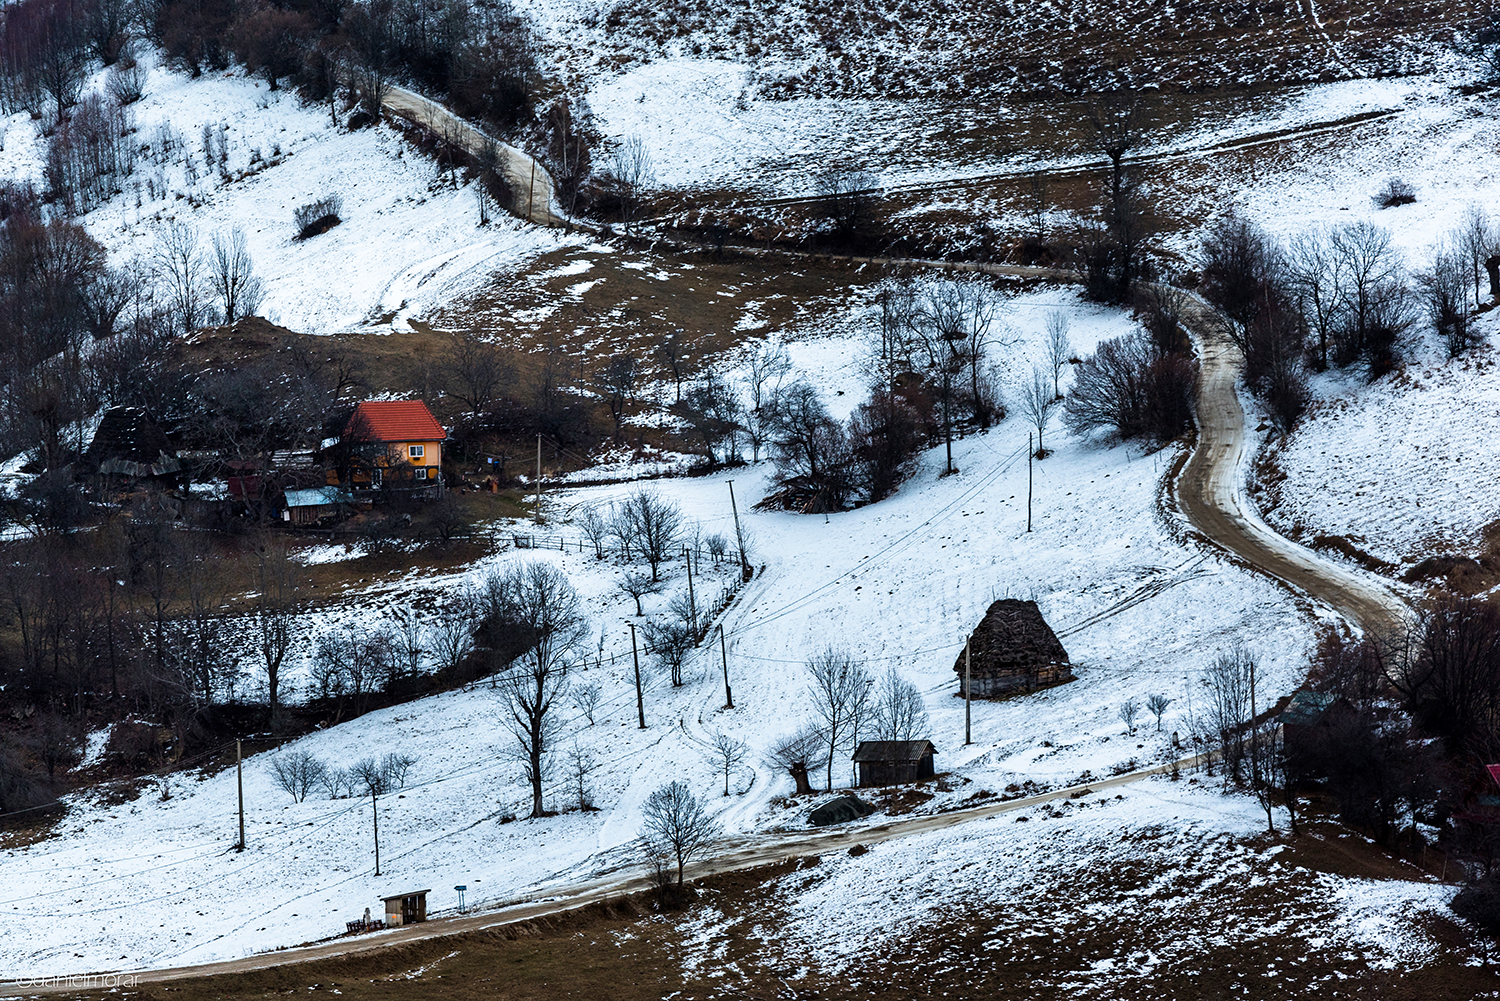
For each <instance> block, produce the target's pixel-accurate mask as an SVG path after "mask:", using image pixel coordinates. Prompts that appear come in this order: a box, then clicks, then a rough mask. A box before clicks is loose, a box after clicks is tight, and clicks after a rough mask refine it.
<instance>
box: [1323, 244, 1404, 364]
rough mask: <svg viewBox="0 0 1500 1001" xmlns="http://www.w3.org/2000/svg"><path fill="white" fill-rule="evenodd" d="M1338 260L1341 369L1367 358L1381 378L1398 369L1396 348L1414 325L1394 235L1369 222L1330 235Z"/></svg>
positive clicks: (1333, 252) (1334, 253) (1330, 246)
mask: <svg viewBox="0 0 1500 1001" xmlns="http://www.w3.org/2000/svg"><path fill="white" fill-rule="evenodd" d="M1329 252H1330V253H1331V254H1332V255H1333V256H1334V258H1335V259H1336V261H1337V264H1336V265H1335V268H1336V270H1337V273H1338V275H1339V277H1340V282H1339V286H1338V288H1339V303H1340V307H1341V317H1342V322H1341V323H1340V324H1339V328H1338V335H1339V336H1338V338H1337V344H1338V347H1339V358H1338V360H1339V361H1340V363H1341V364H1347V363H1348V362H1350V361H1353V360H1354V359H1356V358H1361V357H1362V358H1364V359H1365V360H1366V362H1367V363H1368V365H1369V368H1370V374H1371V375H1372V376H1379V375H1382V374H1384V373H1385V372H1386V371H1389V369H1390V367H1391V366H1392V365H1394V364H1395V357H1394V356H1395V346H1396V342H1397V340H1398V339H1399V338H1400V336H1401V334H1402V333H1404V332H1405V330H1406V327H1407V326H1408V325H1409V324H1410V322H1411V320H1410V315H1409V310H1408V307H1409V301H1408V296H1407V283H1406V274H1405V270H1404V268H1403V267H1402V264H1401V258H1400V256H1399V254H1398V253H1397V251H1396V248H1395V246H1394V245H1393V244H1392V243H1391V234H1390V231H1389V230H1387V229H1385V228H1384V227H1381V226H1377V225H1375V224H1374V223H1369V222H1354V223H1348V224H1346V225H1344V226H1340V227H1339V228H1338V229H1335V230H1334V231H1333V232H1332V233H1331V234H1330V236H1329Z"/></svg>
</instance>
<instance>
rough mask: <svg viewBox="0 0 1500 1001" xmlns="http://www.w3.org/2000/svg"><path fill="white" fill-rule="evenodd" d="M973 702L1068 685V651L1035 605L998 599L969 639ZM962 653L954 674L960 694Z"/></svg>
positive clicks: (962, 685) (1008, 599)
mask: <svg viewBox="0 0 1500 1001" xmlns="http://www.w3.org/2000/svg"><path fill="white" fill-rule="evenodd" d="M969 657H970V658H971V661H972V663H971V664H970V665H969V675H970V677H971V678H972V686H973V690H972V692H971V693H969V694H972V696H973V697H974V698H980V699H985V698H997V697H1000V696H1005V695H1013V694H1015V693H1017V692H1033V691H1036V690H1037V689H1038V688H1047V687H1049V686H1051V685H1061V684H1063V683H1064V682H1068V681H1072V680H1074V679H1073V672H1072V669H1071V667H1070V666H1069V664H1068V651H1066V650H1064V649H1063V645H1062V642H1061V641H1059V640H1058V638H1057V634H1056V633H1054V632H1053V631H1052V627H1051V626H1049V625H1047V620H1046V619H1044V618H1042V612H1041V609H1039V608H1037V605H1036V602H1034V601H1020V600H1018V599H1016V598H1002V599H1001V600H999V601H997V602H995V603H994V604H992V605H991V606H990V607H989V610H988V611H987V612H985V613H984V618H983V619H982V620H981V621H980V623H979V625H978V626H977V627H976V628H975V629H974V632H973V634H972V635H971V636H970V637H969ZM964 660H965V658H964V651H962V650H960V651H959V653H958V660H957V662H956V663H955V664H954V665H953V670H954V671H955V672H956V673H957V674H958V690H959V694H961V695H962V694H965V689H964V671H965V663H964Z"/></svg>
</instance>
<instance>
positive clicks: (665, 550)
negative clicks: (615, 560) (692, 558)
mask: <svg viewBox="0 0 1500 1001" xmlns="http://www.w3.org/2000/svg"><path fill="white" fill-rule="evenodd" d="M617 517H618V519H619V522H620V530H621V531H622V532H623V533H624V534H625V535H627V536H628V537H629V540H630V541H629V546H630V548H631V549H633V550H635V551H636V552H638V553H640V554H641V557H642V558H643V559H644V560H645V561H646V563H647V564H648V565H649V566H650V567H651V579H652V580H659V579H660V576H661V574H660V571H661V565H662V564H663V563H665V562H666V561H667V559H668V558H670V557H671V556H672V554H673V553H674V552H675V550H676V548H677V544H678V541H679V540H680V539H681V536H682V510H681V509H680V508H679V507H678V506H677V505H676V504H674V503H672V502H671V501H669V500H667V499H666V498H664V497H662V496H661V495H660V494H658V493H656V492H655V491H652V490H637V491H636V492H635V493H633V494H631V495H630V496H629V497H627V498H625V500H624V501H623V502H622V503H621V504H620V507H619V509H618V512H617Z"/></svg>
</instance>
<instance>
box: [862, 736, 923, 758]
mask: <svg viewBox="0 0 1500 1001" xmlns="http://www.w3.org/2000/svg"><path fill="white" fill-rule="evenodd" d="M936 753H937V748H935V747H933V746H932V741H930V740H862V741H860V742H859V746H858V747H856V748H855V749H854V760H855V761H920V760H922V759H923V758H925V757H927V755H929V754H936Z"/></svg>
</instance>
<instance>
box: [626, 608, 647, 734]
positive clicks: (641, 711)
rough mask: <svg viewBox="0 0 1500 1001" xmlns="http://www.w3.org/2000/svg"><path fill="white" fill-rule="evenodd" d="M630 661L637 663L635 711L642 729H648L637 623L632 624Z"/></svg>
mask: <svg viewBox="0 0 1500 1001" xmlns="http://www.w3.org/2000/svg"><path fill="white" fill-rule="evenodd" d="M630 659H631V660H633V661H635V711H636V713H637V715H639V716H640V718H641V729H642V730H644V729H646V696H645V695H644V694H642V692H641V655H640V653H639V651H637V650H636V646H635V623H634V622H632V623H630Z"/></svg>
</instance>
